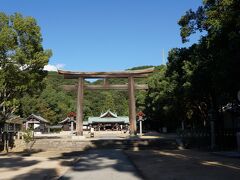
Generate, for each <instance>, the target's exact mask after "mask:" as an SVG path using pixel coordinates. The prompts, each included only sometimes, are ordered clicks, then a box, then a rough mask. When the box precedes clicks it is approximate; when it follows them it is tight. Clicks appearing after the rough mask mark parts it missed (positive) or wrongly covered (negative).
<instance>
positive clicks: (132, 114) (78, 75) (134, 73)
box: [58, 68, 154, 136]
mask: <svg viewBox="0 0 240 180" xmlns="http://www.w3.org/2000/svg"><path fill="white" fill-rule="evenodd" d="M153 71H154V68H148V69H142V70H131V71H130V70H129V71H118V72H73V71H63V70H58V73H59V74H62V75H63V76H64V79H78V84H77V85H73V86H72V87H70V86H69V85H68V86H69V88H71V89H76V90H77V120H76V131H77V135H78V136H82V135H83V92H84V89H86V90H109V89H115V90H128V98H129V121H130V132H131V134H136V132H137V127H136V104H135V90H136V89H139V90H146V89H148V85H147V84H135V83H134V78H144V77H147V76H148V75H149V74H151V73H152V72H153ZM89 78H94V79H95V78H104V83H103V84H102V85H87V84H84V79H89ZM108 78H128V84H118V85H115V84H112V85H111V84H108V83H107V79H108Z"/></svg>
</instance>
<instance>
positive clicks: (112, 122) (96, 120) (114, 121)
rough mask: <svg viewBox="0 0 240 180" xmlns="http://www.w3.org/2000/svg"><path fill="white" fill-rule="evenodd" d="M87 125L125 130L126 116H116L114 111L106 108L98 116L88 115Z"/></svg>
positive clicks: (97, 128)
mask: <svg viewBox="0 0 240 180" xmlns="http://www.w3.org/2000/svg"><path fill="white" fill-rule="evenodd" d="M88 126H91V127H94V129H95V130H97V131H100V130H113V131H120V130H127V129H128V127H129V117H128V116H117V114H116V113H113V112H111V111H110V110H108V111H107V112H105V113H102V114H101V115H100V116H99V117H89V118H88Z"/></svg>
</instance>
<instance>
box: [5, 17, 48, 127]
mask: <svg viewBox="0 0 240 180" xmlns="http://www.w3.org/2000/svg"><path fill="white" fill-rule="evenodd" d="M50 56H51V51H50V50H44V49H43V47H42V37H41V32H40V27H39V26H38V25H37V22H36V20H35V19H34V18H32V17H23V16H22V15H21V14H18V13H15V14H14V15H11V16H8V15H6V14H4V13H0V79H1V80H0V109H1V111H0V121H2V122H4V121H5V120H6V119H7V118H8V117H9V115H11V114H12V113H14V112H15V111H16V110H17V108H18V106H19V99H20V97H22V96H23V95H25V94H34V93H37V92H39V91H41V89H42V88H43V81H42V80H43V79H44V77H45V76H46V75H47V73H46V72H45V71H44V70H43V67H44V66H45V65H46V64H47V63H48V60H49V58H50Z"/></svg>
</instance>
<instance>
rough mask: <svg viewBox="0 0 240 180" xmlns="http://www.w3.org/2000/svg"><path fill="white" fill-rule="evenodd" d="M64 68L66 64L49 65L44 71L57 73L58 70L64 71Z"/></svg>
mask: <svg viewBox="0 0 240 180" xmlns="http://www.w3.org/2000/svg"><path fill="white" fill-rule="evenodd" d="M64 66H65V64H56V65H52V64H48V65H46V66H44V68H43V69H44V70H46V71H57V70H58V69H63V67H64Z"/></svg>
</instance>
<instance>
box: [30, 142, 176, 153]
mask: <svg viewBox="0 0 240 180" xmlns="http://www.w3.org/2000/svg"><path fill="white" fill-rule="evenodd" d="M177 148H178V146H177V143H176V141H175V140H174V139H120V140H119V139H117V140H115V139H112V140H72V139H36V140H35V142H34V143H33V145H32V149H33V150H41V151H83V150H86V149H124V150H144V149H156V150H167V149H168V150H170V149H177Z"/></svg>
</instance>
